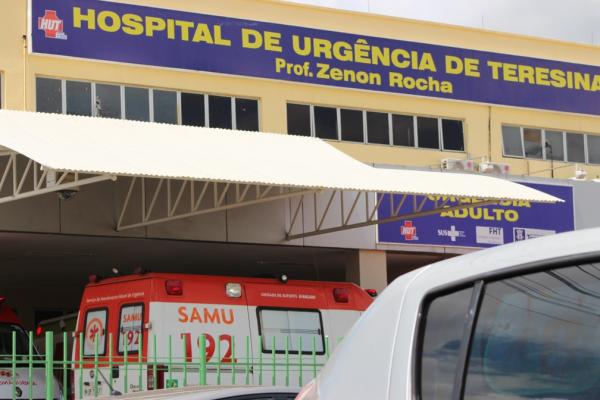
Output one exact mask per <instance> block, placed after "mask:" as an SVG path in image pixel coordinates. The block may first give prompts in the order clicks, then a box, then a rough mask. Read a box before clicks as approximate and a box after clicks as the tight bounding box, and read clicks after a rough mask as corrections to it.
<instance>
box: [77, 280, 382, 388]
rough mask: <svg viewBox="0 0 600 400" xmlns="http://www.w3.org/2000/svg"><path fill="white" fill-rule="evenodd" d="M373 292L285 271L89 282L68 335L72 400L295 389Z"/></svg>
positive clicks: (324, 357)
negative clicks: (197, 389)
mask: <svg viewBox="0 0 600 400" xmlns="http://www.w3.org/2000/svg"><path fill="white" fill-rule="evenodd" d="M374 295H375V293H373V291H370V290H363V289H361V288H360V287H358V286H356V285H354V284H352V283H345V282H310V281H292V280H290V281H288V280H287V278H286V277H285V275H282V276H281V278H280V279H270V278H239V277H225V276H202V275H184V274H164V273H142V274H133V275H127V276H118V277H112V278H107V279H99V278H97V277H95V276H92V277H90V283H89V284H88V285H87V286H86V287H85V290H84V293H83V298H82V301H81V305H80V310H79V318H78V322H77V329H76V332H75V335H74V336H75V343H74V346H73V347H74V348H73V359H74V360H75V363H74V369H73V384H74V389H75V390H74V395H75V398H79V397H96V396H101V395H116V394H124V393H127V392H135V391H142V390H151V389H160V388H165V387H181V386H185V385H197V384H203V383H207V384H246V383H247V384H254V385H257V384H259V385H260V384H264V385H295V386H298V385H300V384H302V383H305V382H307V381H308V380H309V379H311V378H312V376H313V374H314V373H315V372H318V370H320V368H321V366H322V365H323V364H324V363H325V361H326V360H327V358H328V356H329V355H330V354H331V352H332V351H333V350H334V349H335V347H336V345H337V344H338V343H339V341H340V340H342V338H343V337H344V336H345V335H346V333H347V332H348V330H349V329H350V328H351V327H352V325H353V324H354V322H355V321H356V320H357V319H358V318H359V317H360V315H361V314H362V313H363V312H364V311H365V310H366V308H367V307H368V306H369V305H370V304H371V302H372V297H373V296H374ZM201 338H204V343H202V340H201ZM202 353H203V355H202ZM203 357H204V360H203ZM204 371H206V372H205V373H203V372H204Z"/></svg>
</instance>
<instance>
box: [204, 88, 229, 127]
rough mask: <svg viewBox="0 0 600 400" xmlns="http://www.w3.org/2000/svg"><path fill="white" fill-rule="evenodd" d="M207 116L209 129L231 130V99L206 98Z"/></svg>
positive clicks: (221, 97) (222, 97)
mask: <svg viewBox="0 0 600 400" xmlns="http://www.w3.org/2000/svg"><path fill="white" fill-rule="evenodd" d="M208 116H209V118H208V119H209V124H210V127H211V128H223V129H231V128H232V127H233V125H232V117H231V97H224V96H208Z"/></svg>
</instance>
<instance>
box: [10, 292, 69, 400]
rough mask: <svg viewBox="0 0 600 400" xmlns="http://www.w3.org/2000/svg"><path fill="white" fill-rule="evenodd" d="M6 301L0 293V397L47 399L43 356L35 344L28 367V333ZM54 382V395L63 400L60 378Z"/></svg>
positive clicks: (55, 397)
mask: <svg viewBox="0 0 600 400" xmlns="http://www.w3.org/2000/svg"><path fill="white" fill-rule="evenodd" d="M4 302H5V298H4V297H2V296H0V399H15V398H24V399H29V398H33V399H43V398H46V394H47V393H46V375H45V370H44V368H43V367H40V362H41V360H42V358H41V357H40V356H39V355H38V352H37V350H36V349H35V348H34V347H32V349H31V365H32V368H31V369H30V368H29V361H30V356H29V355H30V353H29V352H30V350H29V336H28V335H27V333H26V332H25V330H24V329H23V327H22V326H21V322H20V321H19V319H18V318H17V316H16V314H15V313H14V312H13V311H12V310H11V309H10V308H9V307H7V306H6V305H5V304H4ZM13 335H14V337H15V347H14V348H13ZM13 356H14V363H13ZM53 379H54V378H53ZM53 384H54V387H53V398H54V399H62V394H61V391H60V386H59V383H58V381H57V380H56V379H54V382H53ZM30 391H31V395H30Z"/></svg>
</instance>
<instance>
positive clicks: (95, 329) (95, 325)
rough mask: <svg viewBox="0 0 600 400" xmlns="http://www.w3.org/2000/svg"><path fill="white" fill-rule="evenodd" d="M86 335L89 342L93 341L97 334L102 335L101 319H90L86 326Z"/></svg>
mask: <svg viewBox="0 0 600 400" xmlns="http://www.w3.org/2000/svg"><path fill="white" fill-rule="evenodd" d="M86 335H87V337H88V339H89V341H90V342H92V343H94V342H95V341H96V339H97V338H98V337H99V336H102V335H104V332H103V327H102V321H100V320H99V319H98V318H94V319H92V320H91V321H90V322H89V323H88V326H87V330H86Z"/></svg>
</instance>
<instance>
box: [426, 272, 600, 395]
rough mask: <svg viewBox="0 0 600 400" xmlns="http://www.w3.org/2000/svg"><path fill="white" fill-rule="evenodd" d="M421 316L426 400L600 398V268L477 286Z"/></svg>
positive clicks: (440, 300) (436, 302)
mask: <svg viewBox="0 0 600 400" xmlns="http://www.w3.org/2000/svg"><path fill="white" fill-rule="evenodd" d="M475 300H478V301H475ZM471 307H472V309H471ZM423 314H424V317H423V321H422V322H421V327H422V328H421V332H422V334H421V341H420V344H419V354H420V358H419V361H420V365H419V366H418V367H420V376H419V377H420V385H419V387H420V391H421V397H422V399H423V400H442V399H443V400H446V399H450V398H453V393H457V392H460V390H461V389H464V396H463V397H461V398H462V399H464V400H487V399H498V400H542V399H544V400H545V399H561V400H591V399H598V398H600V346H598V338H600V264H599V263H596V264H583V265H576V266H569V267H564V268H557V269H552V270H547V271H542V272H534V273H528V274H523V275H518V276H515V277H511V278H507V279H503V280H497V281H491V282H488V283H485V284H484V283H481V284H477V285H475V288H474V289H473V288H469V289H463V290H459V291H456V292H453V293H450V294H443V295H440V296H439V297H436V298H434V299H433V300H430V301H428V302H427V303H426V305H425V307H424V313H423ZM467 346H468V348H467ZM463 362H464V364H463ZM463 371H464V372H465V373H466V375H463ZM456 383H458V384H459V385H461V387H455V384H456ZM463 384H464V387H462V385H463Z"/></svg>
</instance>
